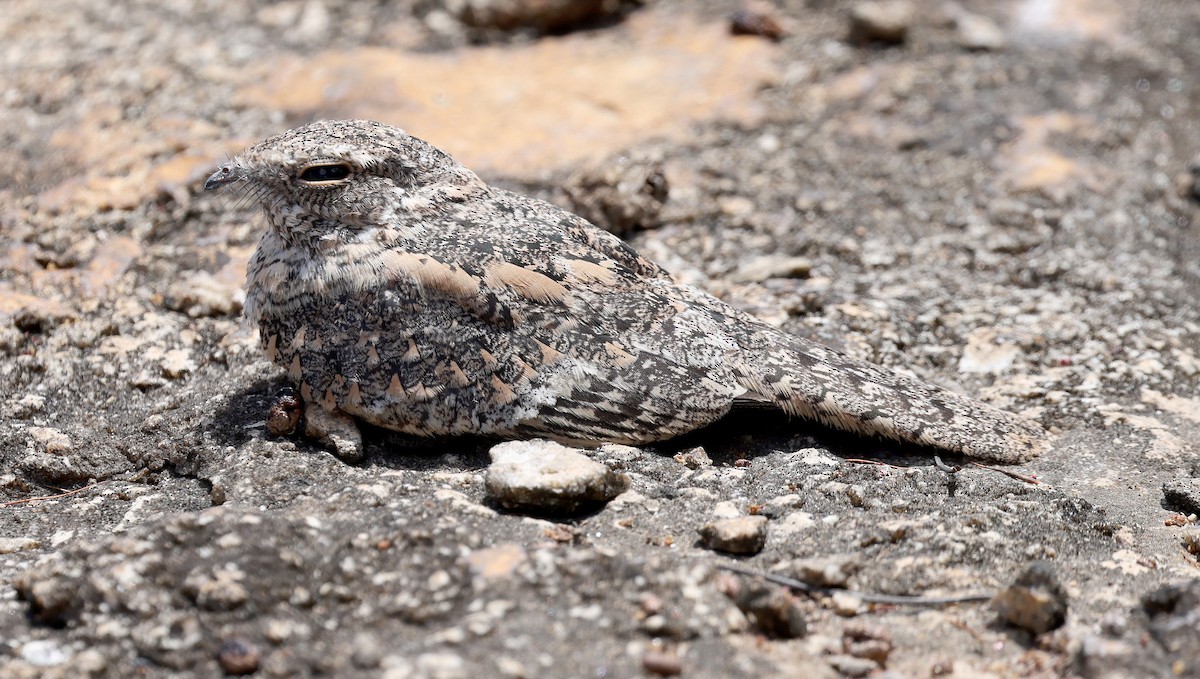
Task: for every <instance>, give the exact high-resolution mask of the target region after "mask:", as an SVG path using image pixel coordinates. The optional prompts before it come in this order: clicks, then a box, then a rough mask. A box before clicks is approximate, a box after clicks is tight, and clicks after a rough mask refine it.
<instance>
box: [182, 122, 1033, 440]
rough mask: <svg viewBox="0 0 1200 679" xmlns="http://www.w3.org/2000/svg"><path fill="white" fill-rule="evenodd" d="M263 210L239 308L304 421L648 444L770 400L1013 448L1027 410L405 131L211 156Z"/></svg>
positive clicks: (305, 132) (340, 433)
mask: <svg viewBox="0 0 1200 679" xmlns="http://www.w3.org/2000/svg"><path fill="white" fill-rule="evenodd" d="M230 183H244V185H245V187H246V188H247V190H249V191H250V192H251V193H252V194H253V196H254V197H255V198H256V199H257V200H258V201H259V202H260V203H261V204H262V207H263V209H264V211H265V212H266V216H267V221H268V224H269V226H270V228H269V229H268V231H267V233H266V234H265V235H264V236H263V239H262V242H261V243H260V244H259V247H258V250H257V252H256V253H255V254H254V257H253V259H252V260H251V262H250V266H249V271H248V276H247V296H246V313H247V316H248V317H249V318H250V320H251V321H252V322H253V323H255V324H257V325H258V328H259V330H260V332H261V335H262V343H263V346H264V347H265V348H266V350H267V353H268V355H269V356H270V357H271V359H272V360H274V361H275V362H276V363H278V364H279V365H281V366H283V367H285V368H286V369H287V370H288V373H289V375H290V376H291V378H292V380H294V381H295V382H296V383H297V384H298V385H299V387H300V392H301V397H302V399H303V400H304V402H305V404H306V416H307V420H308V422H309V431H310V433H313V434H315V435H318V436H321V437H322V438H324V439H325V440H327V441H329V442H331V443H333V444H334V445H335V446H336V447H337V449H338V452H339V454H341V455H343V456H345V457H356V456H357V455H358V454H360V452H361V439H360V438H359V437H358V433H357V428H356V426H355V424H354V419H353V418H360V419H362V420H365V421H367V422H370V423H372V424H375V425H379V426H382V427H387V428H389V429H394V430H398V431H402V432H408V433H412V434H418V435H455V434H485V435H494V436H500V437H509V438H521V437H537V436H543V437H548V438H552V439H556V440H559V441H565V442H575V443H581V442H582V443H594V442H600V441H613V442H620V443H630V444H639V443H647V442H651V441H659V440H663V439H668V438H671V437H673V436H676V435H679V434H682V433H685V432H688V431H691V430H693V429H696V428H697V427H700V426H703V425H705V424H708V423H710V422H712V421H714V420H716V419H717V418H719V417H721V416H722V415H724V414H725V413H726V412H728V411H729V410H730V408H731V407H732V406H733V404H734V401H735V399H741V398H754V399H759V400H764V401H768V402H771V403H774V404H776V405H777V406H778V407H779V408H781V409H783V410H784V411H787V412H788V413H791V414H793V415H798V416H800V417H803V418H807V419H811V420H816V421H820V422H823V423H825V424H827V425H831V426H833V427H836V428H838V429H843V430H847V431H851V432H856V433H860V434H867V435H876V436H881V437H884V438H888V439H894V440H900V441H907V442H913V443H918V444H923V445H929V446H934V447H937V448H941V449H945V450H947V451H951V452H956V453H962V454H965V455H968V456H972V457H978V458H985V459H991V460H998V461H1004V462H1016V461H1021V460H1025V459H1028V458H1030V457H1032V456H1034V455H1036V454H1037V453H1038V452H1039V451H1040V450H1041V448H1042V447H1043V446H1044V442H1045V433H1044V432H1043V431H1042V429H1041V428H1040V427H1038V426H1037V425H1035V424H1033V423H1031V422H1027V421H1025V420H1022V419H1020V418H1017V417H1015V416H1013V415H1010V414H1008V413H1005V412H1002V411H1000V410H997V409H995V408H992V407H990V406H987V405H984V404H982V403H979V402H977V401H974V400H971V399H968V398H965V397H963V396H960V395H957V394H954V393H951V392H948V391H945V390H943V389H940V388H937V387H934V386H930V385H927V384H923V383H921V382H919V381H916V380H913V379H910V378H907V377H904V376H901V375H898V374H896V373H893V372H891V371H889V370H886V369H884V368H881V367H878V366H874V365H870V364H867V363H863V362H860V361H855V360H852V359H850V358H848V357H846V356H844V355H842V354H840V353H838V352H836V351H833V350H832V349H828V348H826V347H824V346H821V345H819V344H815V343H813V342H810V341H807V340H804V339H801V338H798V337H795V336H792V335H788V334H786V333H784V332H781V331H779V330H776V329H774V328H772V327H770V326H768V325H765V324H764V323H762V322H760V321H758V320H756V319H754V318H753V317H750V316H748V315H746V314H744V313H741V312H739V311H736V310H734V309H732V308H731V307H729V306H727V305H726V304H724V303H723V302H721V301H719V300H717V299H715V298H713V297H711V296H709V295H707V294H705V293H703V292H701V291H699V290H696V289H694V288H690V287H687V286H684V285H680V284H679V283H676V282H675V281H673V280H672V279H671V278H670V276H669V275H667V273H666V272H664V271H663V270H662V269H661V268H659V267H658V266H656V265H655V264H653V263H652V262H650V261H648V260H646V259H645V258H643V257H641V256H640V255H638V253H637V252H635V251H634V250H632V249H631V248H630V247H629V246H627V245H626V244H625V243H624V242H622V241H621V240H620V239H618V238H616V237H615V236H612V235H611V234H608V233H605V232H603V231H601V230H599V229H597V228H595V227H593V226H592V225H591V224H589V223H588V222H586V221H585V220H583V219H581V218H580V217H577V216H575V215H573V214H570V213H568V212H565V211H563V210H560V209H559V208H556V207H554V206H552V205H549V204H547V203H544V202H541V201H538V200H534V199H531V198H527V197H524V196H520V195H516V194H513V193H510V192H508V191H503V190H500V189H496V188H492V187H489V186H487V185H486V184H484V183H483V182H482V181H481V180H480V179H479V178H478V177H476V176H475V174H474V173H472V172H471V171H470V170H467V169H466V168H464V167H462V166H461V165H459V164H458V163H456V162H455V161H454V160H453V159H451V158H450V157H449V156H447V155H446V154H444V153H442V152H441V151H439V150H437V149H435V148H433V147H432V146H430V145H429V144H426V143H425V142H423V141H421V140H419V139H416V138H413V137H411V136H409V135H407V134H405V133H404V132H402V131H401V130H398V129H395V128H392V127H388V126H386V125H382V124H379V123H373V122H365V121H327V122H318V123H313V124H311V125H307V126H305V127H301V128H298V129H295V130H291V131H289V132H286V133H284V134H281V135H279V136H277V137H273V138H271V139H268V140H266V141H264V142H262V143H260V144H258V145H256V146H254V147H251V148H250V149H247V150H246V151H245V152H244V153H243V154H241V155H240V156H238V157H237V158H235V159H234V160H232V161H231V162H229V163H227V164H225V165H223V166H222V167H221V168H220V169H219V170H218V171H217V172H216V173H215V174H214V175H213V176H212V177H211V178H210V179H209V180H208V183H207V184H206V188H215V187H217V186H221V185H225V184H230Z"/></svg>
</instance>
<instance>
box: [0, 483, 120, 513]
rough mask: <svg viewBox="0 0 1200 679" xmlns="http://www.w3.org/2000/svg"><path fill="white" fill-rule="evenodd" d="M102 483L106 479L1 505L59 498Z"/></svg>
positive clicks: (0, 504)
mask: <svg viewBox="0 0 1200 679" xmlns="http://www.w3.org/2000/svg"><path fill="white" fill-rule="evenodd" d="M102 483H104V481H97V482H95V483H92V484H88V485H86V486H84V487H82V488H76V489H75V490H64V491H63V492H61V493H59V494H57V495H42V496H40V497H27V498H25V499H24V500H9V501H8V502H0V507H12V506H13V505H20V504H25V503H26V502H37V501H38V500H57V499H59V498H61V497H66V496H68V495H74V494H76V493H82V492H83V491H85V490H88V489H89V488H95V487H96V486H98V485H100V484H102Z"/></svg>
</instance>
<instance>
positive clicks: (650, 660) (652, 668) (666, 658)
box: [642, 651, 683, 677]
mask: <svg viewBox="0 0 1200 679" xmlns="http://www.w3.org/2000/svg"><path fill="white" fill-rule="evenodd" d="M642 667H645V668H646V671H647V672H650V673H652V674H657V675H658V676H660V677H673V676H676V675H678V674H683V660H682V659H681V658H680V657H679V656H678V655H676V654H675V653H674V652H673V651H646V655H644V656H642Z"/></svg>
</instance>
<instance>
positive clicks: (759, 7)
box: [729, 2, 787, 40]
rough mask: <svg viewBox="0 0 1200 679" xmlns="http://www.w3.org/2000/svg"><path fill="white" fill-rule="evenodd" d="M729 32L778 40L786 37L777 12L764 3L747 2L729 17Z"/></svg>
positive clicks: (771, 6) (785, 31)
mask: <svg viewBox="0 0 1200 679" xmlns="http://www.w3.org/2000/svg"><path fill="white" fill-rule="evenodd" d="M729 32H730V33H732V34H734V35H757V36H761V37H764V38H767V39H768V40H779V39H781V38H783V37H784V36H785V35H787V30H785V29H784V27H783V22H782V21H780V19H779V13H778V10H776V9H775V7H774V6H773V5H770V4H768V3H765V2H747V3H745V4H743V5H742V6H741V7H740V8H738V9H737V10H736V11H735V12H734V13H733V14H732V15H731V16H730V17H729Z"/></svg>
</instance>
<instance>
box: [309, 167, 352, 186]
mask: <svg viewBox="0 0 1200 679" xmlns="http://www.w3.org/2000/svg"><path fill="white" fill-rule="evenodd" d="M349 176H350V166H349V165H347V164H345V163H325V164H321V165H309V166H308V167H306V168H304V169H303V170H301V171H300V181H302V182H307V183H309V184H332V183H334V182H340V181H342V180H343V179H345V178H347V177H349Z"/></svg>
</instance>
